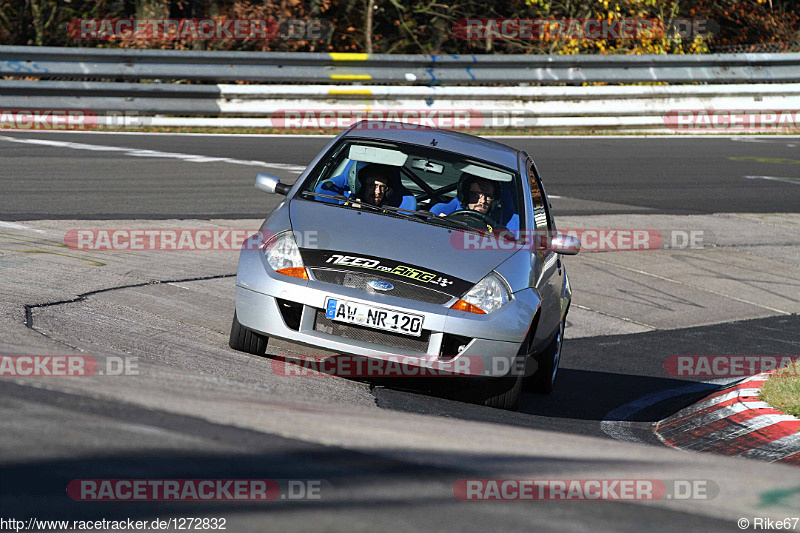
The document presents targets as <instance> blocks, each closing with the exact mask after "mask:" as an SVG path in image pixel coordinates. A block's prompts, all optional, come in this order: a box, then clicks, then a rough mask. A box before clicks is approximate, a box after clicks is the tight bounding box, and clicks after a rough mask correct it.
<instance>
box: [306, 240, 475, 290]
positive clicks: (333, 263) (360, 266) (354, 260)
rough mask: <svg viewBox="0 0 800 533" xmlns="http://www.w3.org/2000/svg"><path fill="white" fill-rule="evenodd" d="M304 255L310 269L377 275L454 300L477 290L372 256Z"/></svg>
mask: <svg viewBox="0 0 800 533" xmlns="http://www.w3.org/2000/svg"><path fill="white" fill-rule="evenodd" d="M300 255H301V256H302V257H303V263H305V265H306V266H307V267H310V268H328V269H332V270H353V271H361V272H374V273H376V274H380V275H381V276H385V277H388V278H393V279H398V280H402V281H405V282H407V283H411V284H414V285H418V286H420V287H425V288H428V289H433V290H437V291H440V292H444V293H446V294H450V295H452V296H461V295H462V294H464V293H465V292H467V291H468V290H469V289H470V288H472V286H473V283H470V282H469V281H466V280H463V279H460V278H454V277H453V276H446V275H444V274H442V273H440V272H436V271H433V270H430V269H425V268H421V267H417V266H414V265H409V264H406V263H400V262H398V261H392V260H390V259H383V258H380V257H373V256H371V255H363V254H349V253H347V252H337V251H333V250H318V249H311V248H301V249H300Z"/></svg>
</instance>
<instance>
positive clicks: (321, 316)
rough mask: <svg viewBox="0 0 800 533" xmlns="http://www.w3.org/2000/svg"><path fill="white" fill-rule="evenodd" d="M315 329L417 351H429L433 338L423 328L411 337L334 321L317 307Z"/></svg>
mask: <svg viewBox="0 0 800 533" xmlns="http://www.w3.org/2000/svg"><path fill="white" fill-rule="evenodd" d="M314 329H315V330H316V331H321V332H322V333H328V334H329V335H336V336H337V337H345V338H347V339H353V340H357V341H361V342H368V343H371V344H380V345H382V346H391V347H393V348H402V349H404V350H413V351H416V352H427V351H428V342H429V341H430V338H431V332H430V331H426V330H422V335H420V336H419V337H410V336H408V335H403V334H401V333H392V332H391V331H381V330H378V329H370V328H365V327H363V326H355V325H351V324H343V323H341V322H334V321H333V320H331V319H329V318H328V317H326V316H325V312H324V311H323V310H321V309H317V316H316V319H315V320H314Z"/></svg>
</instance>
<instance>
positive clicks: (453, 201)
mask: <svg viewBox="0 0 800 533" xmlns="http://www.w3.org/2000/svg"><path fill="white" fill-rule="evenodd" d="M318 169H319V170H315V172H314V173H312V174H310V175H309V176H308V178H307V179H306V181H305V183H304V184H303V187H302V188H301V190H300V193H299V194H300V195H301V196H302V197H303V198H305V199H307V200H311V201H316V202H322V203H327V204H332V205H337V206H340V207H344V208H349V209H369V210H371V211H375V212H379V213H383V214H385V215H387V216H395V217H397V216H401V217H407V218H413V219H414V220H417V221H420V222H424V223H431V224H437V225H444V226H450V227H463V228H472V229H477V230H486V229H489V230H505V229H508V230H510V231H511V232H512V233H513V234H514V235H515V236H516V235H518V234H519V228H521V227H524V226H523V213H524V209H523V207H522V206H523V203H522V198H521V193H520V191H521V190H522V189H521V187H520V178H519V174H518V173H517V172H516V171H514V170H511V169H508V168H505V167H500V166H497V165H493V164H491V163H487V162H485V161H481V160H477V159H474V158H471V157H469V155H464V154H455V153H452V152H446V151H443V150H439V149H435V148H428V147H422V146H415V145H409V144H404V143H389V142H377V141H368V140H364V139H349V140H345V141H343V142H341V143H339V144H338V145H337V146H335V147H334V148H333V149H332V150H331V151H330V152H329V154H328V155H327V156H326V159H325V160H324V163H323V164H322V166H321V167H318Z"/></svg>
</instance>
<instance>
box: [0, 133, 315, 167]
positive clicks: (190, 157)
mask: <svg viewBox="0 0 800 533" xmlns="http://www.w3.org/2000/svg"><path fill="white" fill-rule="evenodd" d="M0 140H2V141H7V142H13V143H21V144H34V145H38V146H51V147H54V148H69V149H72V150H88V151H91V152H120V153H121V154H122V155H127V156H131V157H155V158H165V159H179V160H182V161H189V162H191V163H215V162H216V163H231V164H234V165H247V166H251V167H264V168H274V169H278V170H284V171H286V172H290V173H292V174H300V173H301V172H302V171H303V170H305V167H303V166H300V165H289V164H286V163H268V162H266V161H253V160H246V159H231V158H229V157H213V156H206V155H195V154H181V153H177V152H160V151H158V150H141V149H138V148H125V147H122V146H105V145H98V144H83V143H73V142H65V141H53V140H49V139H29V138H17V137H6V136H3V135H0Z"/></svg>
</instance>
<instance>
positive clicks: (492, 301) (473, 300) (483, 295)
mask: <svg viewBox="0 0 800 533" xmlns="http://www.w3.org/2000/svg"><path fill="white" fill-rule="evenodd" d="M510 299H511V292H509V290H508V285H507V284H506V281H505V280H504V279H503V278H502V277H501V276H500V274H497V273H496V272H491V273H490V274H489V275H488V276H486V277H485V278H483V279H482V280H480V281H479V282H478V283H476V284H475V286H474V287H472V289H470V291H469V292H468V293H467V294H465V295H464V296H462V297H461V299H460V300H458V301H457V302H456V303H454V304H453V305H452V306H450V308H451V309H457V310H459V311H467V312H469V313H477V314H479V315H485V314H488V313H493V312H494V311H497V310H498V309H500V308H501V307H503V306H504V305H505V304H506V303H508V301H509V300H510Z"/></svg>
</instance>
